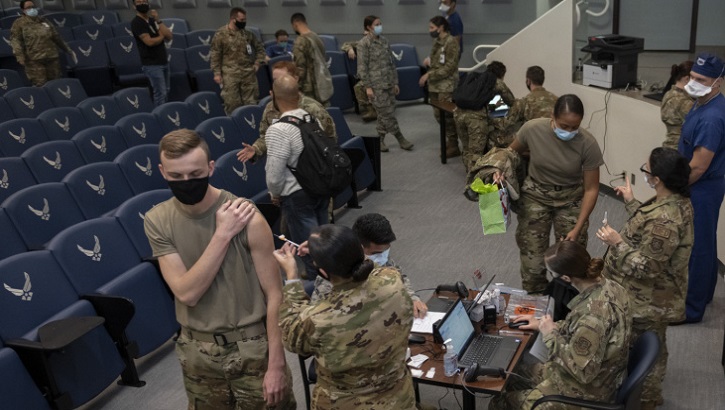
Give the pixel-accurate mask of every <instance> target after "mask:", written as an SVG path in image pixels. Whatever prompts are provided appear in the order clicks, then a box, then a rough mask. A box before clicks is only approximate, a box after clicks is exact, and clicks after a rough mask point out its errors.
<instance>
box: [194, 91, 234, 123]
mask: <svg viewBox="0 0 725 410" xmlns="http://www.w3.org/2000/svg"><path fill="white" fill-rule="evenodd" d="M185 101H186V103H187V104H189V106H190V107H191V109H192V111H194V113H195V114H196V118H197V119H198V120H199V122H201V121H204V120H208V119H209V118H214V117H225V116H226V114H225V113H224V102H223V101H222V99H221V97H220V96H219V94H217V93H215V92H211V91H199V92H196V93H194V94H192V95H190V96H188V97H187V98H186V100H185Z"/></svg>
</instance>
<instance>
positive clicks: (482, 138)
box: [453, 108, 492, 173]
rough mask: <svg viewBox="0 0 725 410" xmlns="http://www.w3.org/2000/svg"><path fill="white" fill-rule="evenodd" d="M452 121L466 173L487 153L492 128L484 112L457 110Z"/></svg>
mask: <svg viewBox="0 0 725 410" xmlns="http://www.w3.org/2000/svg"><path fill="white" fill-rule="evenodd" d="M453 119H454V120H455V122H456V131H457V132H458V138H460V140H461V145H462V148H463V155H462V159H463V165H464V166H465V167H466V173H468V172H469V171H470V170H471V168H472V167H473V166H474V165H475V164H476V161H477V160H478V159H479V158H480V157H482V156H483V155H484V154H485V153H486V151H488V149H487V148H486V146H487V144H488V134H489V133H490V132H491V130H492V127H491V125H490V122H489V120H488V113H487V112H486V111H485V110H481V111H473V110H464V109H461V108H458V109H456V111H455V112H454V113H453Z"/></svg>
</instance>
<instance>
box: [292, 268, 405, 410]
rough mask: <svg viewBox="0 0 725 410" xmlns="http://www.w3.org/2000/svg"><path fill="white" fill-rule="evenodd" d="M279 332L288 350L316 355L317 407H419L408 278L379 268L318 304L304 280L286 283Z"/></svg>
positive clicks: (336, 288) (314, 397) (314, 405)
mask: <svg viewBox="0 0 725 410" xmlns="http://www.w3.org/2000/svg"><path fill="white" fill-rule="evenodd" d="M283 294H284V300H283V302H282V305H281V306H280V308H279V309H280V310H279V314H280V315H279V326H280V329H281V330H282V340H283V343H284V346H285V347H286V348H287V350H289V351H291V352H293V353H297V354H301V355H314V356H315V358H316V359H317V385H316V387H315V394H314V395H313V399H312V401H313V402H312V408H330V409H370V410H372V409H405V410H408V409H411V410H412V409H414V408H415V398H414V393H413V385H412V378H411V375H410V371H409V370H408V367H407V366H406V364H405V354H406V349H407V347H408V334H409V333H410V328H411V326H412V324H413V303H412V301H411V300H410V297H409V296H408V293H407V292H406V291H405V287H404V286H403V282H402V281H401V280H400V273H399V272H398V271H397V270H395V269H393V268H376V269H375V270H373V272H372V273H371V274H370V276H369V277H368V279H367V280H366V281H363V282H346V283H343V284H340V285H337V286H335V287H334V288H333V290H332V292H331V293H330V295H329V296H328V297H327V298H325V299H323V300H319V301H317V302H315V303H310V300H309V298H308V296H307V294H306V293H305V291H304V288H303V287H302V284H301V283H300V282H296V283H292V284H288V285H285V287H284V289H283Z"/></svg>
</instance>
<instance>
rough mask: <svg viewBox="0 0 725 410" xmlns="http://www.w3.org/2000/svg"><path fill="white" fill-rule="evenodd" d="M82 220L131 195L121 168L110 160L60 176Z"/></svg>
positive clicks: (88, 165) (98, 213) (111, 208)
mask: <svg viewBox="0 0 725 410" xmlns="http://www.w3.org/2000/svg"><path fill="white" fill-rule="evenodd" d="M63 182H65V184H66V185H67V186H68V190H69V191H70V192H71V195H73V198H74V199H75V200H76V203H77V204H78V207H79V208H80V209H81V212H82V213H83V216H84V217H85V219H91V218H97V217H99V216H102V215H104V214H106V213H108V212H110V211H112V210H114V209H116V208H117V207H118V206H119V205H121V204H122V203H123V201H125V200H127V199H128V198H131V197H132V196H133V191H132V190H131V187H130V186H129V185H128V181H127V180H126V177H124V176H123V172H122V171H121V168H119V167H118V164H116V163H113V162H94V163H92V164H87V165H84V166H82V167H80V168H76V169H74V170H73V171H71V172H70V173H69V174H68V175H66V176H65V178H63Z"/></svg>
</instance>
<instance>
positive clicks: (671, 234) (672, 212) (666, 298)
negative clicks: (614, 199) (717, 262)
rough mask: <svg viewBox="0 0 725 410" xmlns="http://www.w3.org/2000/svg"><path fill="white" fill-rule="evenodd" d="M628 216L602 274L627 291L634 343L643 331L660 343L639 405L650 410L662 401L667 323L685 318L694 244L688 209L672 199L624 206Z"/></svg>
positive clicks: (680, 199) (682, 201)
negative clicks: (644, 405)
mask: <svg viewBox="0 0 725 410" xmlns="http://www.w3.org/2000/svg"><path fill="white" fill-rule="evenodd" d="M626 208H627V212H628V213H629V215H630V218H629V221H627V225H625V227H624V228H623V229H622V231H621V232H620V234H621V235H622V239H623V241H622V242H620V243H619V244H617V245H616V246H610V247H609V250H608V251H607V254H606V256H605V259H604V275H605V276H606V277H608V278H610V279H612V280H614V281H616V282H618V283H620V284H621V285H622V286H624V288H625V289H626V290H627V291H628V293H629V296H630V307H631V310H632V317H633V325H632V333H633V336H632V342H633V343H634V341H635V340H636V339H637V338H638V337H639V336H640V335H641V334H642V333H644V332H645V331H647V330H652V331H654V332H655V333H656V334H657V336H658V338H659V339H660V346H661V347H660V356H659V357H658V359H657V362H656V363H655V367H654V368H653V370H652V372H650V374H649V375H647V378H646V379H645V382H644V390H643V391H642V401H643V402H650V407H652V408H653V407H654V404H655V403H658V402H659V403H661V402H662V380H664V378H665V373H666V371H667V357H668V352H667V340H666V333H667V324H668V323H669V322H677V321H680V320H683V319H684V318H685V298H686V295H687V276H688V275H687V269H688V266H687V265H688V263H689V260H690V252H691V251H692V244H693V241H694V231H693V225H692V223H693V222H692V217H693V213H692V204H691V203H690V200H689V198H684V197H682V196H680V195H678V194H672V195H670V196H668V197H666V198H663V199H660V200H657V199H656V198H653V199H651V200H649V201H647V202H645V203H644V204H642V203H640V202H639V201H637V200H632V201H630V202H628V203H627V204H626Z"/></svg>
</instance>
